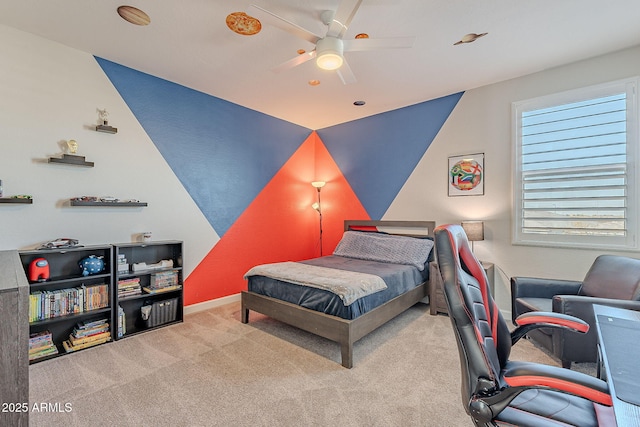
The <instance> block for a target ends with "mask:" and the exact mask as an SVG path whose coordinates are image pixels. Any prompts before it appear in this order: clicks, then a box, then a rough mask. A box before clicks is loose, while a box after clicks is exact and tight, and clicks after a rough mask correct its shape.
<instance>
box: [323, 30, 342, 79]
mask: <svg viewBox="0 0 640 427" xmlns="http://www.w3.org/2000/svg"><path fill="white" fill-rule="evenodd" d="M342 50H343V49H342V40H340V39H338V38H336V37H325V38H323V39H320V40H318V43H317V44H316V65H317V66H318V67H319V68H321V69H323V70H329V71H331V70H337V69H338V68H340V67H342V63H343V62H344V58H343V57H342Z"/></svg>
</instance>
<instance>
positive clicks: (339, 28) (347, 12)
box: [327, 0, 362, 38]
mask: <svg viewBox="0 0 640 427" xmlns="http://www.w3.org/2000/svg"><path fill="white" fill-rule="evenodd" d="M360 3H362V0H342V2H341V3H340V6H338V9H337V10H336V13H335V15H334V16H333V20H332V21H331V22H330V23H329V30H328V31H327V36H329V37H338V38H342V36H344V33H345V32H346V31H347V28H348V27H349V24H350V23H351V20H352V19H353V17H354V16H355V14H356V12H357V11H358V9H359V8H360Z"/></svg>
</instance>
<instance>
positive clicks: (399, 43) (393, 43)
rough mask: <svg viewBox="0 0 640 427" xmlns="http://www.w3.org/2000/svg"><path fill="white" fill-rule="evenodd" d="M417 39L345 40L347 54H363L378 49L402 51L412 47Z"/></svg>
mask: <svg viewBox="0 0 640 427" xmlns="http://www.w3.org/2000/svg"><path fill="white" fill-rule="evenodd" d="M415 41H416V38H415V37H390V38H385V39H352V40H343V41H342V45H343V48H344V51H345V52H361V51H366V50H378V49H400V48H409V47H412V46H413V44H414V43H415Z"/></svg>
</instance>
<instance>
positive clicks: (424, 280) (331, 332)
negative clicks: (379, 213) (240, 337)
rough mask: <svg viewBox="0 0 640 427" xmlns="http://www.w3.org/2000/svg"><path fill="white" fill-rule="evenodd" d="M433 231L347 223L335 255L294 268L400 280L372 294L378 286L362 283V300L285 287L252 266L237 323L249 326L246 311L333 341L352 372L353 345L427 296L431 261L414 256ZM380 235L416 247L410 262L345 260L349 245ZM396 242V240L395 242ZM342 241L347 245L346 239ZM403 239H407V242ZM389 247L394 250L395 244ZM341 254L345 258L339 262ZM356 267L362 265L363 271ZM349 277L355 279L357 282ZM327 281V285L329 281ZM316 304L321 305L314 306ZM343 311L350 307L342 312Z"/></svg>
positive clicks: (412, 224) (428, 224)
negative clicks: (392, 247) (329, 269)
mask: <svg viewBox="0 0 640 427" xmlns="http://www.w3.org/2000/svg"><path fill="white" fill-rule="evenodd" d="M434 228H435V222H434V221H357V220H346V221H345V222H344V231H345V235H344V236H343V240H341V242H340V243H339V244H338V246H337V247H336V251H335V252H334V254H333V255H330V256H325V257H320V258H314V259H312V260H306V261H302V262H301V263H302V264H305V266H299V267H300V268H302V269H303V270H305V269H308V270H309V271H310V272H312V273H314V272H316V271H320V270H316V269H318V268H319V269H326V268H335V269H337V270H342V272H341V273H338V272H335V273H336V275H337V276H340V275H345V279H347V280H348V279H349V278H350V276H349V274H351V273H350V272H354V274H360V273H362V270H363V269H364V271H366V272H365V273H363V274H365V276H363V277H364V278H367V277H366V275H368V274H370V273H369V272H368V271H371V270H369V269H370V268H371V267H372V266H373V272H374V274H371V275H376V274H375V273H377V272H378V271H377V270H376V269H381V270H382V274H386V272H391V274H392V275H395V276H396V279H397V278H398V277H401V278H402V279H400V281H401V283H400V285H399V286H397V285H395V284H394V285H393V286H388V287H387V288H385V289H382V290H380V289H379V288H376V285H377V284H378V282H379V281H376V280H375V278H371V279H372V280H371V282H372V284H370V283H369V282H366V284H365V285H363V286H362V287H363V288H365V291H366V289H367V288H369V287H371V288H373V289H374V290H373V291H372V292H370V293H368V294H366V295H365V296H358V295H357V294H356V295H347V296H346V297H345V296H344V295H341V296H336V295H335V294H334V293H333V292H331V291H329V290H327V289H326V288H325V287H324V284H322V285H301V283H303V284H304V283H306V282H305V281H302V282H297V281H293V282H289V281H288V280H286V279H283V278H282V276H280V275H278V274H275V275H273V276H272V277H270V276H271V274H269V273H265V272H264V271H265V270H260V269H259V268H260V267H262V266H256V267H254V268H257V269H258V270H255V271H254V270H253V269H252V270H250V271H249V272H247V275H246V276H245V277H246V278H247V281H248V290H247V291H243V292H242V294H241V321H242V323H248V322H249V311H250V310H253V311H255V312H258V313H262V314H264V315H267V316H269V317H271V318H273V319H276V320H279V321H281V322H284V323H287V324H289V325H292V326H295V327H297V328H299V329H303V330H305V331H307V332H311V333H313V334H316V335H319V336H321V337H324V338H327V339H329V340H332V341H335V342H337V343H338V344H339V345H340V349H341V350H340V351H341V357H342V365H343V366H344V367H346V368H351V367H353V345H354V343H355V342H356V341H358V340H359V339H360V338H362V337H364V336H365V335H367V334H368V333H370V332H372V331H373V330H375V329H376V328H378V327H380V326H382V325H383V324H385V323H386V322H388V321H389V320H391V319H393V318H394V317H396V316H397V315H398V314H400V313H402V312H404V311H405V310H407V309H408V308H410V307H412V306H413V305H414V304H416V303H417V302H419V301H420V300H422V299H424V298H425V297H426V296H427V295H428V294H429V278H428V274H429V268H428V262H429V261H430V260H431V259H432V257H433V250H431V249H429V254H428V255H427V259H426V260H424V259H420V261H419V262H418V259H419V258H420V257H421V256H422V255H421V254H418V253H417V252H421V253H424V251H425V250H426V248H427V247H428V246H429V244H430V243H429V242H432V238H433V229H434ZM379 230H382V231H383V232H380V231H379ZM385 235H390V236H394V237H390V239H392V240H395V241H397V240H402V239H405V241H407V242H409V244H408V245H405V246H409V247H412V248H413V247H415V250H414V249H411V253H410V256H409V257H407V259H410V261H409V262H405V261H404V259H403V260H400V261H399V262H401V263H402V264H397V265H396V264H395V260H393V261H394V262H392V263H389V262H386V259H385V262H379V260H378V259H376V256H377V255H376V256H372V257H371V258H372V259H363V260H361V261H363V263H360V262H359V261H360V260H358V259H356V260H353V259H351V258H350V255H351V253H350V252H349V251H350V250H351V249H352V248H353V247H355V246H354V245H357V244H358V243H354V244H351V243H349V242H359V243H360V244H361V243H362V241H367V240H363V239H384V238H385ZM363 236H366V237H363ZM395 236H400V237H397V238H396V237H395ZM347 237H349V238H350V239H347ZM407 237H410V238H411V239H407ZM353 239H355V240H353ZM347 240H348V241H349V242H346V241H347ZM345 242H346V243H345ZM347 243H349V244H347ZM383 244H386V243H383ZM393 244H397V242H395V243H393ZM431 244H432V243H431ZM365 246H368V245H365ZM358 250H359V249H358ZM393 252H394V254H391V256H392V257H393V256H396V257H397V256H399V252H398V251H393ZM345 254H346V255H348V256H343V255H345ZM403 255H404V252H403ZM385 256H386V255H385ZM367 257H369V255H365V256H364V258H367ZM341 258H347V259H341ZM327 263H328V264H327ZM419 263H423V264H424V265H422V266H421V267H422V268H419V265H418V264H419ZM277 264H283V263H277ZM296 264H298V263H296ZM361 264H365V265H364V266H362V265H361ZM378 264H392V265H391V266H389V265H378ZM269 266H271V265H267V267H269ZM275 267H277V268H280V267H281V266H280V265H277V266H275ZM392 267H393V268H397V269H398V270H399V271H397V272H396V271H391V270H393V268H392ZM344 270H347V271H344ZM305 271H306V270H305ZM325 271H326V270H325ZM330 273H331V274H329V275H328V276H333V270H331V271H330ZM354 277H357V278H358V279H359V276H354ZM383 280H384V282H385V284H386V283H387V281H392V280H391V279H389V278H388V277H383ZM329 281H330V282H331V280H329ZM358 281H359V280H358ZM374 283H375V284H374ZM383 286H384V285H383ZM390 288H392V289H390ZM375 289H379V290H375ZM358 292H359V291H358ZM345 298H348V299H350V300H353V298H357V299H355V300H354V301H347V300H346V299H345ZM319 300H322V301H324V302H319ZM345 301H347V302H348V304H346V303H345ZM347 305H348V306H351V307H350V308H349V309H347V308H346V306H347Z"/></svg>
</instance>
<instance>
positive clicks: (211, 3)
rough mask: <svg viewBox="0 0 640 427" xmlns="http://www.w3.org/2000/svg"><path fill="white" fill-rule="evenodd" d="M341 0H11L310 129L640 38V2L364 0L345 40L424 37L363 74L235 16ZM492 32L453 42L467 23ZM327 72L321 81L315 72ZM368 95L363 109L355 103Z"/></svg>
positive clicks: (136, 63)
mask: <svg viewBox="0 0 640 427" xmlns="http://www.w3.org/2000/svg"><path fill="white" fill-rule="evenodd" d="M340 1H341V0H313V1H312V0H233V1H230V0H181V1H179V2H178V1H158V0H130V3H126V4H128V5H131V6H135V7H137V8H139V9H141V10H143V11H145V12H146V13H147V14H148V15H149V17H150V18H151V23H150V24H149V25H148V26H136V25H132V24H130V23H128V22H126V21H124V20H123V19H122V18H120V16H119V15H118V14H117V12H116V10H117V8H118V6H121V5H122V4H123V3H122V0H118V1H116V0H45V1H43V0H2V1H0V24H5V25H8V26H11V27H15V28H18V29H21V30H24V31H27V32H30V33H34V34H37V35H40V36H43V37H45V38H48V39H51V40H54V41H57V42H60V43H62V44H64V45H67V46H71V47H73V48H76V49H79V50H82V51H85V52H88V53H91V54H93V55H96V56H99V57H102V58H105V59H108V60H111V61H114V62H117V63H119V64H122V65H126V66H128V67H131V68H134V69H137V70H139V71H143V72H146V73H149V74H152V75H154V76H158V77H161V78H164V79H167V80H170V81H172V82H176V83H179V84H182V85H184V86H187V87H190V88H193V89H196V90H198V91H201V92H205V93H208V94H210V95H213V96H216V97H219V98H222V99H225V100H228V101H231V102H234V103H237V104H240V105H243V106H245V107H248V108H251V109H254V110H257V111H261V112H264V113H266V114H269V115H271V116H275V117H278V118H281V119H284V120H287V121H290V122H293V123H296V124H299V125H302V126H305V127H308V128H311V129H321V128H323V127H327V126H331V125H334V124H338V123H342V122H346V121H350V120H354V119H357V118H361V117H365V116H369V115H373V114H376V113H380V112H384V111H389V110H392V109H396V108H400V107H404V106H407V105H412V104H416V103H419V102H422V101H426V100H429V99H433V98H437V97H440V96H444V95H449V94H451V93H455V92H459V91H463V90H468V89H472V88H475V87H479V86H483V85H486V84H490V83H495V82H498V81H502V80H506V79H510V78H514V77H518V76H521V75H525V74H529V73H532V72H536V71H540V70H544V69H548V68H552V67H555V66H558V65H562V64H566V63H570V62H575V61H577V60H580V59H584V58H589V57H593V56H598V55H601V54H604V53H607V52H612V51H616V50H620V49H623V48H626V47H630V46H634V45H638V44H640V0H611V1H602V0H519V1H518V0H399V1H398V0H363V2H362V5H361V6H360V9H359V10H358V11H357V13H356V15H355V18H354V19H353V21H352V22H351V25H350V26H349V29H348V31H347V32H346V34H345V39H349V38H353V37H354V35H355V34H357V33H361V32H365V33H368V34H369V35H370V37H371V38H386V37H398V36H415V37H416V41H415V43H414V45H413V47H411V48H408V49H396V50H381V51H376V52H347V53H345V57H346V59H347V60H348V62H349V64H350V66H351V69H352V70H353V72H354V74H355V76H356V77H357V79H358V80H357V82H356V83H355V84H351V85H343V84H342V82H341V81H340V79H339V78H338V76H337V75H336V73H335V72H329V71H322V70H319V69H318V68H317V67H316V66H315V64H314V62H313V61H309V62H307V63H305V64H303V65H301V66H299V67H296V68H294V69H291V70H288V71H285V72H283V73H274V72H273V71H271V68H272V67H275V66H277V65H279V64H280V63H282V62H284V61H286V60H288V59H290V58H292V57H294V56H296V51H297V50H298V49H300V48H303V49H307V50H312V49H313V45H311V44H310V43H309V42H306V41H303V40H301V39H298V38H296V37H294V36H293V35H291V34H289V33H287V32H285V31H283V30H281V29H278V28H275V27H273V26H272V25H269V24H268V23H267V22H266V21H263V28H262V31H261V32H260V33H258V34H257V35H254V36H242V35H239V34H236V33H234V32H232V31H230V30H229V29H228V27H227V26H226V23H225V18H226V16H227V15H228V14H229V13H232V12H236V11H244V12H248V13H249V14H250V15H254V16H258V14H257V13H254V12H255V10H252V9H251V8H250V7H249V6H250V4H251V3H255V4H257V5H259V6H261V7H263V8H265V9H268V10H270V11H272V12H274V13H276V14H278V15H280V16H282V17H284V18H285V19H287V20H289V21H292V22H295V23H297V24H298V25H300V26H302V27H304V28H307V29H309V30H311V31H313V32H316V33H319V34H321V35H322V34H324V32H325V31H326V27H325V26H324V25H323V24H322V23H321V22H320V13H321V11H323V10H328V9H331V10H335V9H336V8H337V7H338V5H339V3H340ZM483 32H487V33H488V35H487V36H485V37H482V38H480V39H478V40H477V41H475V42H473V43H468V44H460V45H458V46H454V43H455V42H456V41H458V40H460V39H461V38H462V37H463V36H464V35H465V34H468V33H483ZM311 79H318V80H320V81H321V84H320V85H318V86H315V87H313V86H310V85H309V84H308V83H307V82H308V81H309V80H311ZM357 100H363V101H366V105H364V106H360V107H356V106H354V105H353V102H354V101H357Z"/></svg>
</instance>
